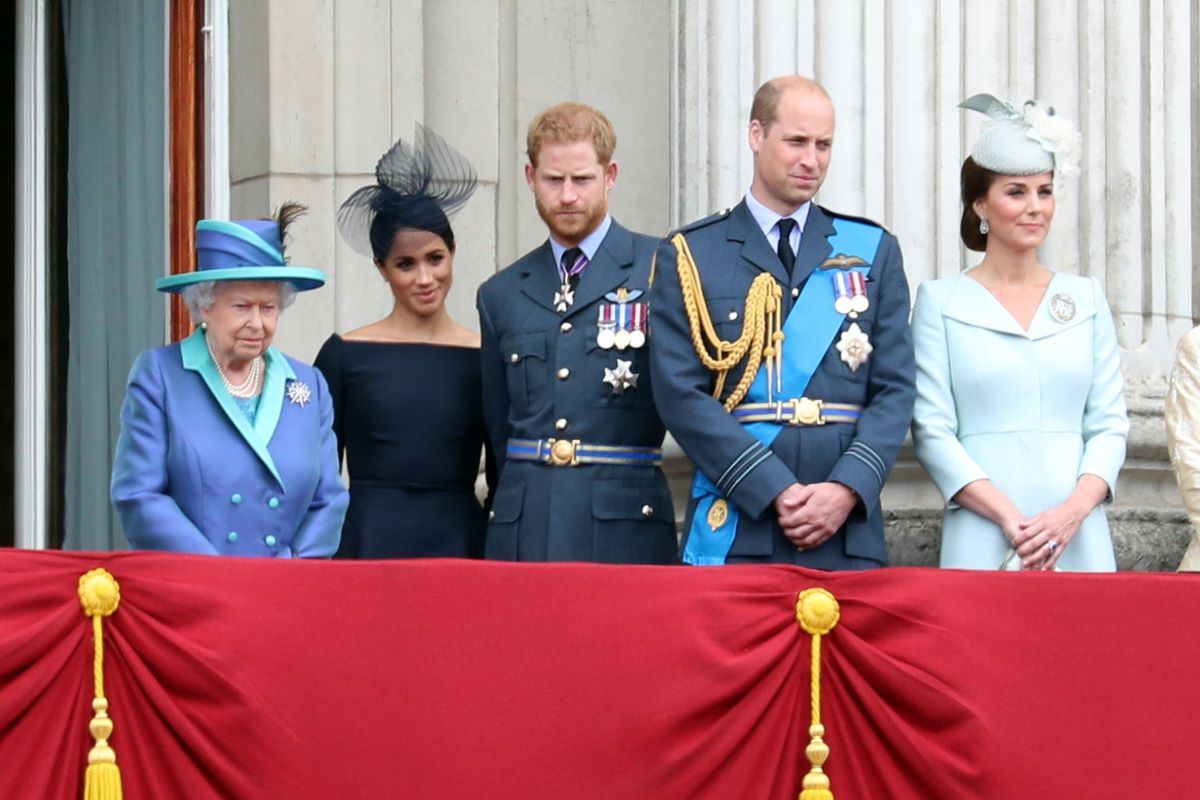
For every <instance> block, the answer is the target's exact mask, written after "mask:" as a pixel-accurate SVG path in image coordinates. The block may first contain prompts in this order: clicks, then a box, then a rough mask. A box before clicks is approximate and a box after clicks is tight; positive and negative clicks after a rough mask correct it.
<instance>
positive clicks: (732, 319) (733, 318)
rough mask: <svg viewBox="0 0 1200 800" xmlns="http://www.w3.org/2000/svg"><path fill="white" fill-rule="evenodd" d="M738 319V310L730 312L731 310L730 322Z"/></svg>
mask: <svg viewBox="0 0 1200 800" xmlns="http://www.w3.org/2000/svg"><path fill="white" fill-rule="evenodd" d="M736 320H737V312H736V311H730V312H729V321H730V322H734V321H736Z"/></svg>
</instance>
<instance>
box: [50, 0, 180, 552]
mask: <svg viewBox="0 0 1200 800" xmlns="http://www.w3.org/2000/svg"><path fill="white" fill-rule="evenodd" d="M165 6H166V3H164V2H146V0H63V36H64V50H65V56H66V84H67V102H68V112H67V113H68V117H69V119H68V122H67V125H68V133H67V183H68V188H67V262H68V263H67V273H68V274H67V284H68V292H67V294H68V315H69V317H70V324H69V340H70V343H69V347H68V350H69V357H68V363H67V421H66V444H65V450H66V452H65V454H64V460H65V476H64V480H65V485H64V487H63V488H64V505H65V508H64V519H63V525H64V529H65V530H64V533H65V547H67V548H70V549H83V550H109V549H114V548H123V547H125V546H127V545H126V542H125V538H124V536H123V535H122V534H121V533H120V528H119V525H118V524H117V521H116V517H115V515H114V514H113V512H112V506H111V504H110V502H109V497H108V485H109V476H110V473H111V471H112V454H113V447H114V445H115V444H116V438H117V432H118V431H119V426H120V409H121V401H122V399H123V398H124V396H125V380H126V377H127V376H128V373H129V367H130V365H131V364H132V363H133V359H134V357H135V356H136V355H137V354H138V352H139V351H141V350H144V349H146V348H147V347H153V346H156V345H159V344H162V342H163V339H164V330H165V322H164V314H165V305H164V303H163V301H162V299H161V297H160V296H159V295H158V293H157V292H155V291H154V287H153V283H154V279H155V278H156V277H158V276H160V275H162V274H163V273H164V271H165V261H166V216H167V201H166V103H167V83H166V69H167V67H166V55H167V46H166V42H167V27H166V14H167V11H166V7H165Z"/></svg>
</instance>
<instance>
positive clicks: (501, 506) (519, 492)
mask: <svg viewBox="0 0 1200 800" xmlns="http://www.w3.org/2000/svg"><path fill="white" fill-rule="evenodd" d="M524 502H525V484H523V483H511V484H509V485H508V486H501V487H500V488H499V489H497V490H496V496H495V497H493V498H492V515H491V516H492V520H491V521H492V522H497V523H501V524H507V523H510V522H516V521H517V520H518V519H520V518H521V505H522V503H524Z"/></svg>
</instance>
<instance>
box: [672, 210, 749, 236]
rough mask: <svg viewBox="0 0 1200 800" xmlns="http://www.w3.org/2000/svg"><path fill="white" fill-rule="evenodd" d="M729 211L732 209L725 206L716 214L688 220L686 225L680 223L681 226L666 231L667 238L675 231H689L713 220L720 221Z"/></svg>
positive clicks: (675, 232)
mask: <svg viewBox="0 0 1200 800" xmlns="http://www.w3.org/2000/svg"><path fill="white" fill-rule="evenodd" d="M730 211H733V209H732V208H727V209H725V210H724V211H718V212H717V213H716V214H710V215H708V216H707V217H704V218H703V219H698V220H696V221H695V222H689V223H688V224H687V225H682V226H680V227H678V228H676V229H675V230H673V231H671V232H670V233H668V234H667V238H668V239H671V238H672V237H674V236H675V234H677V233H689V232H691V231H694V230H697V229H699V228H703V227H705V226H706V225H712V224H713V223H714V222H720V221H721V220H723V219H725V218H726V217H728V216H729V212H730Z"/></svg>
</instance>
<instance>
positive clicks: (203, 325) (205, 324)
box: [200, 322, 208, 331]
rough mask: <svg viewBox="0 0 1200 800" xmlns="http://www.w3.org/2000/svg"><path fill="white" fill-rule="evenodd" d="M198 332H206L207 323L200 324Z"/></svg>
mask: <svg viewBox="0 0 1200 800" xmlns="http://www.w3.org/2000/svg"><path fill="white" fill-rule="evenodd" d="M200 330H202V331H206V330H208V323H207V322H201V323H200Z"/></svg>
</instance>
